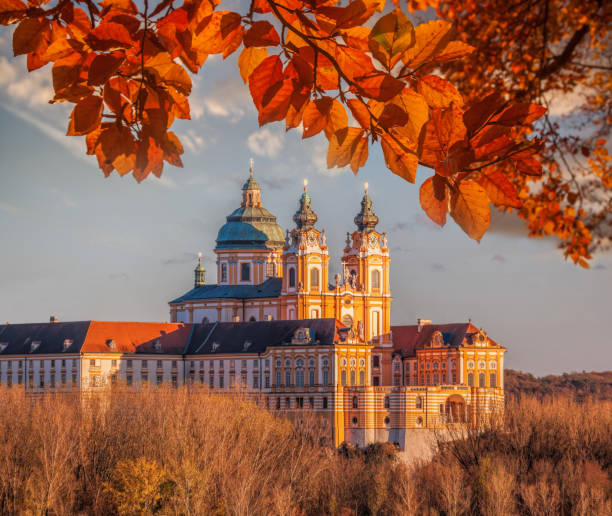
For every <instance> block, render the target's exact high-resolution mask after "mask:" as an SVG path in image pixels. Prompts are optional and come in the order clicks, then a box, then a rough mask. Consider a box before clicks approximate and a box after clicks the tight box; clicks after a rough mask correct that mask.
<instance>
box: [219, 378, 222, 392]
mask: <svg viewBox="0 0 612 516" xmlns="http://www.w3.org/2000/svg"><path fill="white" fill-rule="evenodd" d="M219 388H220V389H223V375H221V376H219Z"/></svg>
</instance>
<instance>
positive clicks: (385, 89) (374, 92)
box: [351, 72, 404, 102]
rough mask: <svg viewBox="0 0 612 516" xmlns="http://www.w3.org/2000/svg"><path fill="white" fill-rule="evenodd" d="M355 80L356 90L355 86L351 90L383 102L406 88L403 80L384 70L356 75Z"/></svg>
mask: <svg viewBox="0 0 612 516" xmlns="http://www.w3.org/2000/svg"><path fill="white" fill-rule="evenodd" d="M355 82H356V83H357V88H356V91H355V88H354V87H351V91H354V92H355V93H359V94H361V95H363V96H364V97H368V98H370V99H374V100H380V101H382V102H386V101H387V100H391V99H392V98H393V97H395V96H396V95H397V94H398V93H399V92H400V91H402V90H403V89H404V83H403V82H402V81H400V80H398V79H396V78H394V77H392V76H391V75H388V74H386V73H383V72H378V73H374V74H370V75H364V76H362V77H356V78H355Z"/></svg>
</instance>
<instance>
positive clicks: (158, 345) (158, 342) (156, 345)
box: [153, 339, 162, 353]
mask: <svg viewBox="0 0 612 516" xmlns="http://www.w3.org/2000/svg"><path fill="white" fill-rule="evenodd" d="M153 349H154V350H155V352H156V353H161V352H162V343H161V340H159V339H157V340H156V341H155V342H154V343H153Z"/></svg>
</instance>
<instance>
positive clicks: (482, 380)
mask: <svg viewBox="0 0 612 516" xmlns="http://www.w3.org/2000/svg"><path fill="white" fill-rule="evenodd" d="M478 387H486V385H485V375H484V373H480V374H479V375H478Z"/></svg>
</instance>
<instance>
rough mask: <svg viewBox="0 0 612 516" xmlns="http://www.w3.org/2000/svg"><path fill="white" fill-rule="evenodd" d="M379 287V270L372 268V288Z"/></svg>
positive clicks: (376, 288)
mask: <svg viewBox="0 0 612 516" xmlns="http://www.w3.org/2000/svg"><path fill="white" fill-rule="evenodd" d="M378 289H380V271H379V270H378V269H374V270H373V271H372V290H378Z"/></svg>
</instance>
